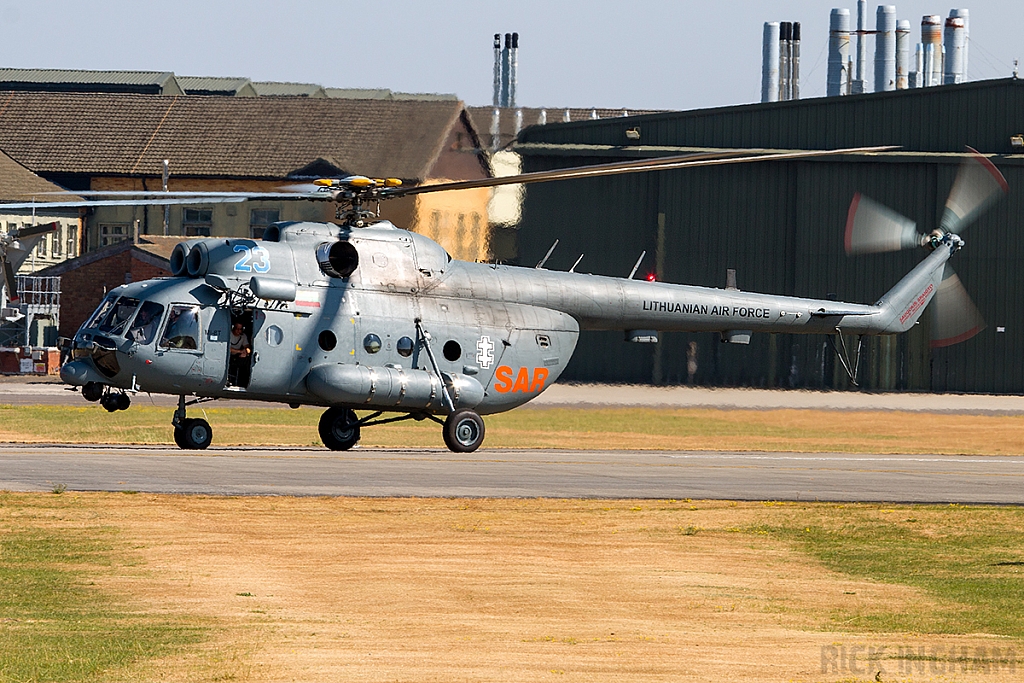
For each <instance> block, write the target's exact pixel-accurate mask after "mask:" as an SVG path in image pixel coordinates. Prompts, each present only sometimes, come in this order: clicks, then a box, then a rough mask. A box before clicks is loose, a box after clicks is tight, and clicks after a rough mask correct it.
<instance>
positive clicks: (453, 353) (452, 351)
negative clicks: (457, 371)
mask: <svg viewBox="0 0 1024 683" xmlns="http://www.w3.org/2000/svg"><path fill="white" fill-rule="evenodd" d="M443 352H444V357H445V359H447V360H450V361H452V362H453V363H454V362H455V361H457V360H458V359H459V358H461V357H462V347H461V346H459V342H457V341H455V340H454V339H452V340H449V341H446V342H445V343H444V349H443Z"/></svg>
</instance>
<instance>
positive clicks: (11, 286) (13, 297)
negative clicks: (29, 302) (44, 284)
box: [4, 258, 21, 302]
mask: <svg viewBox="0 0 1024 683" xmlns="http://www.w3.org/2000/svg"><path fill="white" fill-rule="evenodd" d="M4 285H6V287H7V298H8V299H9V300H10V301H11V302H17V301H18V300H19V299H20V298H21V295H20V294H18V279H17V278H16V277H14V268H13V267H12V266H11V262H10V261H8V260H7V259H6V258H5V259H4Z"/></svg>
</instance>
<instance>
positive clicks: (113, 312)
mask: <svg viewBox="0 0 1024 683" xmlns="http://www.w3.org/2000/svg"><path fill="white" fill-rule="evenodd" d="M138 307H139V300H138V299H133V298H131V297H127V296H123V297H121V298H120V299H118V300H117V302H116V303H115V304H114V305H113V306H112V307H111V309H110V312H109V313H107V314H106V315H105V316H103V318H102V320H100V324H99V330H100V332H110V333H111V334H121V332H122V331H123V330H124V327H125V325H126V324H127V323H128V321H129V320H131V317H132V315H134V313H135V309H136V308H138Z"/></svg>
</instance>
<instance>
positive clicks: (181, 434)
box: [174, 420, 190, 450]
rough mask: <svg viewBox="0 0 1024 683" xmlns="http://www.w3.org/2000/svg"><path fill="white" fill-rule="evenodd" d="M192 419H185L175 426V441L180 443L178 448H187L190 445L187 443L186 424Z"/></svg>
mask: <svg viewBox="0 0 1024 683" xmlns="http://www.w3.org/2000/svg"><path fill="white" fill-rule="evenodd" d="M189 422H190V420H185V421H184V422H183V423H181V424H180V425H178V426H177V427H175V428H174V443H176V444H177V445H178V448H180V449H182V450H187V449H188V446H187V445H186V444H185V426H186V425H187V424H188V423H189Z"/></svg>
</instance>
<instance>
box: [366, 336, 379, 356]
mask: <svg viewBox="0 0 1024 683" xmlns="http://www.w3.org/2000/svg"><path fill="white" fill-rule="evenodd" d="M363 348H364V349H366V352H367V353H377V352H378V351H380V337H378V336H377V335H375V334H368V335H366V338H365V339H363Z"/></svg>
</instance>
